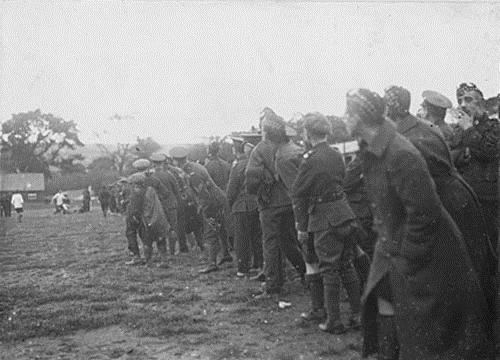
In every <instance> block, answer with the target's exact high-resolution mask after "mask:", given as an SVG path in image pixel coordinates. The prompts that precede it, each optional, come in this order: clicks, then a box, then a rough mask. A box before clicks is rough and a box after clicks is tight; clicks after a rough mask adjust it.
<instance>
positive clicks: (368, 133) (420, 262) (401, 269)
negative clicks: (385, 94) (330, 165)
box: [346, 89, 492, 360]
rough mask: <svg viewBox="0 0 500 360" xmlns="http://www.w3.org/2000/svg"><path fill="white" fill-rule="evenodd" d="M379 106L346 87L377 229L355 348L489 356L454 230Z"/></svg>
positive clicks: (387, 355) (414, 155) (481, 307)
mask: <svg viewBox="0 0 500 360" xmlns="http://www.w3.org/2000/svg"><path fill="white" fill-rule="evenodd" d="M384 111H385V104H384V100H383V99H382V98H381V97H380V96H379V95H378V94H376V93H374V92H371V91H370V90H366V89H356V90H351V91H350V92H348V94H347V109H346V113H347V115H348V129H349V131H350V133H351V134H352V135H353V136H356V138H357V139H358V141H360V142H363V143H364V144H366V145H365V146H364V151H363V155H362V157H363V159H362V161H363V174H364V180H365V186H366V190H367V193H368V196H369V197H370V201H371V203H372V210H373V214H374V225H375V228H376V231H377V234H378V239H377V244H376V246H375V252H374V258H373V262H372V266H371V268H370V274H369V277H368V282H367V286H366V289H365V292H364V295H363V300H364V301H365V306H364V310H365V321H364V324H365V326H366V327H365V336H364V349H363V352H364V354H363V355H364V356H367V355H369V354H371V353H373V352H376V351H377V350H378V358H379V359H401V360H407V359H491V358H492V357H491V355H492V351H491V350H492V346H491V342H490V339H489V338H488V330H487V327H488V326H487V324H486V320H485V319H486V318H487V316H488V313H487V311H488V310H487V304H486V301H485V299H484V295H483V292H482V289H481V286H480V284H479V281H478V279H477V276H476V273H475V272H474V271H473V268H472V265H471V264H470V260H469V258H468V255H467V251H466V250H465V244H464V243H463V240H462V238H461V236H460V231H459V230H458V228H457V226H456V225H455V223H454V222H453V220H452V219H451V217H450V216H449V214H448V213H447V212H446V210H445V209H444V207H443V205H442V203H441V201H440V200H439V197H438V195H437V193H436V191H435V186H434V183H433V181H432V178H431V176H430V174H429V171H428V169H427V165H426V163H425V160H424V159H423V158H422V156H421V155H420V152H419V151H418V150H417V149H416V148H415V147H414V146H413V145H412V144H411V143H410V142H409V141H408V140H407V139H405V138H404V137H403V136H402V135H400V134H398V133H397V132H396V129H395V126H394V124H393V123H392V121H390V120H386V119H385V118H384ZM377 308H378V313H379V317H378V325H377V323H376V322H375V321H374V318H373V316H374V315H375V313H376V311H377V310H375V309H377ZM374 310H375V311H374ZM377 333H378V335H379V338H378V341H377V340H376V336H375V337H374V335H376V334H377ZM398 353H399V354H398Z"/></svg>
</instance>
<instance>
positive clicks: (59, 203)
mask: <svg viewBox="0 0 500 360" xmlns="http://www.w3.org/2000/svg"><path fill="white" fill-rule="evenodd" d="M52 203H53V204H54V205H55V207H56V209H55V211H54V214H59V213H63V214H66V210H65V209H64V194H63V192H62V190H59V191H58V192H57V193H56V194H55V195H54V196H53V197H52Z"/></svg>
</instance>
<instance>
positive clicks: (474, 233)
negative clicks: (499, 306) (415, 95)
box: [384, 86, 496, 321]
mask: <svg viewBox="0 0 500 360" xmlns="http://www.w3.org/2000/svg"><path fill="white" fill-rule="evenodd" d="M427 95H428V96H430V101H431V102H436V101H435V99H434V97H433V95H434V94H432V93H431V94H429V93H427ZM384 98H385V101H386V104H387V114H388V115H389V117H390V118H391V119H392V120H393V121H394V122H395V123H396V130H397V131H398V132H399V133H400V134H402V135H404V136H405V137H406V138H407V139H408V140H410V142H411V143H412V144H413V146H415V147H416V148H417V149H418V150H419V151H420V154H421V155H422V156H423V158H424V160H425V161H426V163H427V167H428V168H429V172H430V174H431V176H432V178H433V180H434V183H435V184H436V192H437V194H438V195H439V198H440V200H441V202H442V203H443V205H444V207H445V209H446V210H447V211H448V213H449V214H450V215H451V217H452V219H453V220H454V221H455V223H456V224H457V225H458V228H459V229H460V231H461V232H462V235H463V238H464V241H465V244H466V245H467V250H468V252H469V256H470V258H471V260H472V265H473V266H474V269H475V270H476V272H477V274H478V275H479V280H480V281H481V285H482V287H483V290H484V291H485V294H486V295H487V300H488V304H489V306H490V310H491V317H490V319H491V320H492V321H493V318H494V307H495V278H494V276H495V271H496V270H495V258H494V250H493V247H492V246H491V244H490V242H489V241H490V240H489V238H488V233H487V231H485V230H486V229H487V225H486V222H485V220H484V218H483V215H482V211H481V205H480V203H479V200H478V199H477V196H476V194H475V193H474V190H472V188H471V187H470V186H469V184H467V183H466V182H465V180H464V179H463V178H462V176H460V175H459V174H458V172H457V170H456V169H455V167H454V166H453V162H452V159H451V155H450V151H449V149H448V146H447V145H446V143H445V141H444V138H443V137H442V136H441V133H440V132H439V129H437V128H436V126H433V125H434V124H433V123H429V122H424V121H422V120H419V119H417V118H416V117H414V116H413V115H412V114H410V113H409V108H410V100H411V95H410V92H409V91H408V90H406V89H404V88H402V87H398V86H391V87H389V88H387V89H386V90H385V96H384Z"/></svg>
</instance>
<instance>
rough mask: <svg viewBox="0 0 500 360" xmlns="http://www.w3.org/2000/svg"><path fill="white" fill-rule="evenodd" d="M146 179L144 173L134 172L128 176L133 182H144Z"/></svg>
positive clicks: (130, 181)
mask: <svg viewBox="0 0 500 360" xmlns="http://www.w3.org/2000/svg"><path fill="white" fill-rule="evenodd" d="M144 180H146V175H144V173H141V172H139V173H134V174H132V175H130V176H129V177H128V182H129V183H131V184H142V183H144Z"/></svg>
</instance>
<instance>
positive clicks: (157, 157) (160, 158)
mask: <svg viewBox="0 0 500 360" xmlns="http://www.w3.org/2000/svg"><path fill="white" fill-rule="evenodd" d="M149 160H151V161H152V162H164V161H167V156H166V155H165V154H162V153H154V154H152V155H151V156H150V157H149Z"/></svg>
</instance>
